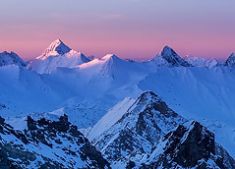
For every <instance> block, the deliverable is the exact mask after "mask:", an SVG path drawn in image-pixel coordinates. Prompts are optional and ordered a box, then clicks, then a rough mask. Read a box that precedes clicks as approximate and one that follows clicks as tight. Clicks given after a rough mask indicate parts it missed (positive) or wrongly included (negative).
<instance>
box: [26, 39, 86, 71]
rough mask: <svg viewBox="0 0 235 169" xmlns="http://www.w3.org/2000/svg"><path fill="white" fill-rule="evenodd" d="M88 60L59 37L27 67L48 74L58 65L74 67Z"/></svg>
mask: <svg viewBox="0 0 235 169" xmlns="http://www.w3.org/2000/svg"><path fill="white" fill-rule="evenodd" d="M89 61H90V59H89V58H88V57H86V56H85V55H84V54H83V53H81V52H77V51H75V50H73V49H71V48H70V47H68V46H67V45H66V44H65V43H64V42H62V41H61V40H60V39H57V40H55V41H53V42H52V43H51V44H50V45H49V47H48V48H47V49H46V50H45V52H44V53H43V54H42V55H41V56H39V57H37V58H36V59H35V60H33V61H31V62H30V63H29V67H30V68H31V69H32V70H34V71H36V72H38V73H40V74H44V73H46V74H49V73H52V72H54V71H56V70H57V68H59V67H66V68H74V67H76V66H78V65H81V64H83V63H87V62H89Z"/></svg>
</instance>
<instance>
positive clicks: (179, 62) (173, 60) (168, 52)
mask: <svg viewBox="0 0 235 169" xmlns="http://www.w3.org/2000/svg"><path fill="white" fill-rule="evenodd" d="M157 57H160V58H162V59H164V60H165V61H166V62H167V63H169V64H170V65H171V66H185V67H188V66H191V65H190V64H189V63H188V62H186V61H185V60H184V59H183V58H181V57H180V56H179V55H178V54H177V53H176V52H175V51H174V50H173V49H172V48H171V47H169V46H165V47H164V48H163V49H162V51H161V52H160V54H159V56H157ZM155 60H159V59H155Z"/></svg>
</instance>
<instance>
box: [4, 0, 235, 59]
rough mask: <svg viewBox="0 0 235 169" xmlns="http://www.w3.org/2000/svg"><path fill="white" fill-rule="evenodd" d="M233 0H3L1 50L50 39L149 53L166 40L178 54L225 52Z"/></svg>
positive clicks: (95, 51) (95, 50)
mask: <svg viewBox="0 0 235 169" xmlns="http://www.w3.org/2000/svg"><path fill="white" fill-rule="evenodd" d="M234 6H235V1H221V0H207V1H203V2H198V1H193V0H179V1H177V2H172V1H170V0H159V1H155V0H146V1H141V0H120V1H115V0H110V1H108V2H107V1H104V0H99V1H95V2H94V1H91V0H88V1H85V2H84V1H82V0H71V1H67V0H60V1H56V0H51V1H47V0H42V1H38V2H37V1H31V0H24V1H18V0H11V1H7V0H3V1H1V4H0V23H1V29H0V51H4V50H9V51H15V52H17V53H18V54H20V55H21V56H22V57H23V58H26V59H29V58H34V57H37V56H38V55H40V54H41V53H42V52H43V50H44V49H45V48H46V47H47V46H48V45H49V44H50V43H51V41H53V40H54V39H57V38H61V39H62V40H63V41H64V42H65V43H66V44H67V45H69V46H70V47H71V48H73V49H75V50H79V51H81V52H83V53H84V54H86V55H95V56H98V57H101V56H103V55H105V54H106V53H115V54H117V55H119V56H120V57H123V58H151V57H153V56H154V55H156V54H157V53H158V52H159V51H160V50H161V48H162V47H163V46H164V45H166V44H167V45H169V46H171V47H173V48H174V49H175V50H176V51H178V52H179V53H180V54H181V55H195V56H203V57H216V58H226V57H228V55H229V54H230V53H231V52H234V51H235V22H234V16H235V10H234V9H233V7H234Z"/></svg>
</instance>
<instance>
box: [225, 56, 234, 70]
mask: <svg viewBox="0 0 235 169" xmlns="http://www.w3.org/2000/svg"><path fill="white" fill-rule="evenodd" d="M224 65H225V66H232V67H233V66H235V53H232V54H231V55H230V56H229V57H228V59H227V60H226V61H225V64H224Z"/></svg>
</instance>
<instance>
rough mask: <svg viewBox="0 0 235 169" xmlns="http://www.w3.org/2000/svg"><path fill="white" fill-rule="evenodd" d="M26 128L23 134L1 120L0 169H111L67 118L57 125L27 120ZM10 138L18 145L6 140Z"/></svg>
mask: <svg viewBox="0 0 235 169" xmlns="http://www.w3.org/2000/svg"><path fill="white" fill-rule="evenodd" d="M27 126H28V127H27V129H25V130H24V131H23V132H22V131H15V130H14V129H13V128H12V127H11V126H9V125H8V124H6V123H5V120H4V119H3V118H0V127H1V130H0V138H1V140H2V141H0V149H1V151H0V153H1V160H0V166H5V168H24V166H31V167H32V166H34V167H36V168H58V169H60V168H110V167H109V163H108V162H107V161H106V160H105V159H104V158H103V156H102V155H101V153H100V152H98V151H97V150H96V148H95V147H93V146H92V145H91V144H90V142H89V141H88V139H87V138H85V137H84V136H83V134H82V133H81V132H79V131H78V130H77V127H76V126H74V125H72V124H71V123H70V122H69V121H68V117H67V115H64V116H61V117H60V118H59V120H58V121H50V120H47V119H45V118H42V119H39V120H34V119H32V118H31V117H30V116H28V117H27ZM11 137H12V138H14V140H15V141H16V142H11V141H10V140H6V139H5V138H11ZM38 147H40V148H38ZM40 151H42V152H40ZM43 152H45V153H49V154H51V155H46V154H44V153H43ZM57 152H59V153H57Z"/></svg>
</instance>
